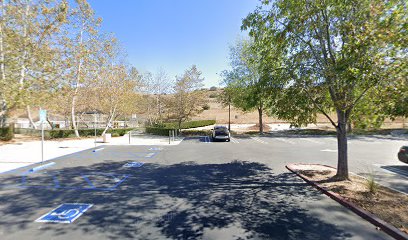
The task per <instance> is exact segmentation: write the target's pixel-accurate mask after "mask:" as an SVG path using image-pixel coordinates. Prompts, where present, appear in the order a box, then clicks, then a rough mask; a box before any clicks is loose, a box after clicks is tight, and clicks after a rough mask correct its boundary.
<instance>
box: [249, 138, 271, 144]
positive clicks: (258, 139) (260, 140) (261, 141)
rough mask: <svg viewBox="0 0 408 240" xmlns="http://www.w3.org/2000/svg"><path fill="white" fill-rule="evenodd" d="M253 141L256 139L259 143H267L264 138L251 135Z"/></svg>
mask: <svg viewBox="0 0 408 240" xmlns="http://www.w3.org/2000/svg"><path fill="white" fill-rule="evenodd" d="M251 138H252V139H253V140H254V141H257V142H259V143H262V144H268V143H267V142H265V141H264V140H262V139H260V138H259V137H251Z"/></svg>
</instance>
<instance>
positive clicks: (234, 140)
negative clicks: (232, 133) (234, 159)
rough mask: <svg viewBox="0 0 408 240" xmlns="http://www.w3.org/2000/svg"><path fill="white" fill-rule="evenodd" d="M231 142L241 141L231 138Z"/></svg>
mask: <svg viewBox="0 0 408 240" xmlns="http://www.w3.org/2000/svg"><path fill="white" fill-rule="evenodd" d="M231 142H233V143H239V141H238V140H237V139H235V138H231Z"/></svg>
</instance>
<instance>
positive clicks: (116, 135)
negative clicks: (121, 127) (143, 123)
mask: <svg viewBox="0 0 408 240" xmlns="http://www.w3.org/2000/svg"><path fill="white" fill-rule="evenodd" d="M112 137H120V135H119V133H117V132H113V133H112Z"/></svg>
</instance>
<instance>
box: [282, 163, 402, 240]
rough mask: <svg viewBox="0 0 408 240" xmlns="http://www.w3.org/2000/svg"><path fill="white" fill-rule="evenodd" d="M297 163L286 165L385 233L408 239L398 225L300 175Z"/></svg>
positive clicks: (400, 239) (399, 239)
mask: <svg viewBox="0 0 408 240" xmlns="http://www.w3.org/2000/svg"><path fill="white" fill-rule="evenodd" d="M296 165H297V164H288V165H286V168H287V169H288V170H289V171H291V172H293V173H294V174H296V175H297V176H298V177H300V178H301V179H303V181H305V182H307V183H308V184H310V185H312V186H313V187H315V188H317V189H318V190H320V191H321V192H323V193H324V194H326V195H327V196H329V197H330V198H331V199H333V200H335V201H337V202H338V203H340V204H341V205H343V206H345V207H346V208H348V209H350V210H351V211H353V212H354V213H356V214H357V215H359V216H360V217H361V218H363V219H365V220H367V221H369V222H370V223H371V224H373V225H375V226H376V227H379V228H380V229H381V230H382V231H384V232H385V233H387V234H388V235H390V236H391V237H393V238H395V239H398V240H408V235H407V234H405V233H403V232H402V231H400V230H399V229H397V228H396V227H394V226H392V225H391V224H389V223H387V222H385V221H383V220H381V219H379V218H378V217H376V216H375V215H373V214H371V213H370V212H368V211H366V210H364V209H362V208H360V207H358V206H356V205H355V204H353V203H351V202H349V201H347V200H346V199H344V198H343V197H342V196H340V195H339V194H337V193H334V192H332V191H328V190H326V189H325V188H324V187H321V186H319V185H318V184H317V183H315V182H313V181H310V180H308V179H306V178H305V177H303V176H302V175H300V174H299V173H298V172H297V171H296V170H294V166H296ZM309 165H319V166H324V167H329V168H332V169H335V168H333V167H331V166H327V165H323V164H309Z"/></svg>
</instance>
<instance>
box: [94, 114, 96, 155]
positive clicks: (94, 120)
mask: <svg viewBox="0 0 408 240" xmlns="http://www.w3.org/2000/svg"><path fill="white" fill-rule="evenodd" d="M94 128H95V148H96V114H95V115H94Z"/></svg>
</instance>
